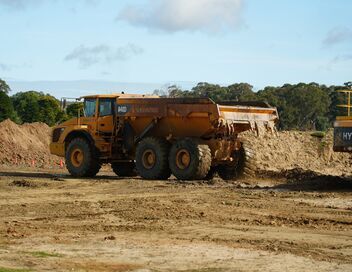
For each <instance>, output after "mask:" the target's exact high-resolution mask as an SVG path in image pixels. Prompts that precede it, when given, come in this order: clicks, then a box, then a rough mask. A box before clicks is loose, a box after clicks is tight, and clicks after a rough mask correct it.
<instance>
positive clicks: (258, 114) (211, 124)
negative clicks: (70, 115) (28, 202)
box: [50, 94, 278, 180]
mask: <svg viewBox="0 0 352 272" xmlns="http://www.w3.org/2000/svg"><path fill="white" fill-rule="evenodd" d="M82 99H84V114H83V117H78V118H74V119H71V120H68V121H66V122H64V123H62V124H60V125H58V126H56V127H55V128H54V129H53V134H52V142H51V144H50V150H51V153H52V154H55V155H58V156H62V157H65V160H66V167H67V169H68V171H69V172H70V174H71V175H72V176H75V177H93V176H95V175H96V174H97V173H98V172H99V169H100V167H101V165H102V164H105V163H110V164H111V166H112V169H113V170H114V172H115V173H116V174H117V175H118V176H121V177H132V176H137V175H140V176H141V177H142V178H144V179H158V180H164V179H168V178H169V177H170V176H171V174H173V175H174V176H175V177H176V178H177V179H180V180H197V179H205V178H209V177H211V176H212V175H213V174H214V173H216V172H217V173H218V174H219V176H220V177H221V178H223V179H225V180H229V179H236V178H238V177H240V176H241V175H242V174H243V173H244V172H245V171H246V169H247V172H250V171H251V169H250V167H249V166H248V167H246V162H249V161H250V160H249V156H247V155H250V154H249V152H246V147H245V146H244V145H243V143H242V142H241V140H240V138H239V134H240V133H241V132H244V131H247V130H256V131H261V129H262V128H265V129H268V130H273V129H274V127H275V123H276V122H277V120H278V114H277V110H276V108H272V107H270V106H269V105H267V104H265V103H257V104H256V105H250V106H249V105H248V104H246V103H242V104H238V103H237V104H235V103H231V102H226V103H221V104H216V103H214V102H213V101H212V100H211V99H208V98H159V97H152V96H149V97H148V96H144V95H127V94H113V95H94V96H85V97H82Z"/></svg>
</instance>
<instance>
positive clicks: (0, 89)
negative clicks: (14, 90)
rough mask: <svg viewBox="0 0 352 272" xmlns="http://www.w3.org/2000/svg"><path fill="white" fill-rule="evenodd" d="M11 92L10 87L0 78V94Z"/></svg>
mask: <svg viewBox="0 0 352 272" xmlns="http://www.w3.org/2000/svg"><path fill="white" fill-rule="evenodd" d="M10 91H11V89H10V86H9V85H7V83H6V82H5V81H4V80H2V79H1V78H0V92H4V93H5V94H8V93H9V92H10Z"/></svg>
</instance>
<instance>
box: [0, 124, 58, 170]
mask: <svg viewBox="0 0 352 272" xmlns="http://www.w3.org/2000/svg"><path fill="white" fill-rule="evenodd" d="M50 135H51V128H50V127H49V126H48V125H46V124H44V123H32V124H23V125H17V124H15V123H14V122H12V121H11V120H5V121H3V122H1V123H0V164H2V165H19V166H36V167H53V166H56V165H58V164H59V162H60V159H59V158H58V157H56V156H52V155H51V154H50V151H49V143H50Z"/></svg>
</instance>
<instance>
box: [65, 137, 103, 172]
mask: <svg viewBox="0 0 352 272" xmlns="http://www.w3.org/2000/svg"><path fill="white" fill-rule="evenodd" d="M94 148H95V147H94V146H92V145H91V144H89V143H88V141H86V140H85V139H83V138H76V139H73V140H72V141H71V142H70V143H69V145H68V147H67V150H66V156H65V159H66V168H67V170H68V171H69V172H70V174H71V175H72V176H74V177H94V176H95V175H96V174H97V173H98V172H99V170H100V167H101V165H100V163H99V158H98V157H97V156H96V152H95V150H94Z"/></svg>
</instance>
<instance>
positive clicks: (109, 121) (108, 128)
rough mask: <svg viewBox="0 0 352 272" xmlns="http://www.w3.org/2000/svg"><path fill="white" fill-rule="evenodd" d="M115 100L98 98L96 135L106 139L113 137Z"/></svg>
mask: <svg viewBox="0 0 352 272" xmlns="http://www.w3.org/2000/svg"><path fill="white" fill-rule="evenodd" d="M114 102H115V99H111V98H99V106H98V108H99V109H98V122H97V134H98V135H99V136H100V137H102V138H104V139H106V140H107V138H111V137H113V136H114V135H113V134H114V120H115V116H114V108H115V103H114Z"/></svg>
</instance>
